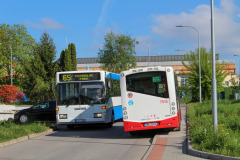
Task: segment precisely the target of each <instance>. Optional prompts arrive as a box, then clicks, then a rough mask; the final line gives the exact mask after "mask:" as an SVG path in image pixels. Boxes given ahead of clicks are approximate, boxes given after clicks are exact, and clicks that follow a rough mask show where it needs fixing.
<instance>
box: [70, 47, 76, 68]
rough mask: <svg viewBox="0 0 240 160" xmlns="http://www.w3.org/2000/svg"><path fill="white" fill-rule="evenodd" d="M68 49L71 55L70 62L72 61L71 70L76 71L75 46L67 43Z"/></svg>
mask: <svg viewBox="0 0 240 160" xmlns="http://www.w3.org/2000/svg"><path fill="white" fill-rule="evenodd" d="M68 50H69V52H70V55H71V63H72V69H71V70H72V71H76V70H77V60H76V54H77V53H76V47H75V44H74V43H70V44H69V45H68Z"/></svg>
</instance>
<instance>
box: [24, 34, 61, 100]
mask: <svg viewBox="0 0 240 160" xmlns="http://www.w3.org/2000/svg"><path fill="white" fill-rule="evenodd" d="M55 57H56V47H55V44H54V42H53V39H52V38H50V36H49V35H48V33H47V32H44V33H43V34H42V36H41V39H40V42H39V43H38V44H37V47H36V49H35V55H34V59H32V60H29V61H26V64H25V68H24V71H25V83H24V84H25V85H24V89H25V90H26V94H27V96H28V97H29V98H30V99H31V101H32V102H37V101H42V100H49V99H53V98H54V96H55V92H53V91H52V90H51V84H52V83H53V84H54V82H55V75H56V71H57V63H56V62H54V60H55Z"/></svg>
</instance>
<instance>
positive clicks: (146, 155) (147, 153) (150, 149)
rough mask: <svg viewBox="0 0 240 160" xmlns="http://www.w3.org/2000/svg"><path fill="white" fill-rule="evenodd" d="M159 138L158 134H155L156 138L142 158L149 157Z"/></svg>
mask: <svg viewBox="0 0 240 160" xmlns="http://www.w3.org/2000/svg"><path fill="white" fill-rule="evenodd" d="M157 138H158V135H155V136H154V138H153V141H152V144H151V146H150V147H149V148H148V150H147V152H146V154H145V155H144V156H143V158H142V160H146V159H147V157H148V156H149V154H150V153H151V151H152V149H153V147H154V145H155V144H156V141H157Z"/></svg>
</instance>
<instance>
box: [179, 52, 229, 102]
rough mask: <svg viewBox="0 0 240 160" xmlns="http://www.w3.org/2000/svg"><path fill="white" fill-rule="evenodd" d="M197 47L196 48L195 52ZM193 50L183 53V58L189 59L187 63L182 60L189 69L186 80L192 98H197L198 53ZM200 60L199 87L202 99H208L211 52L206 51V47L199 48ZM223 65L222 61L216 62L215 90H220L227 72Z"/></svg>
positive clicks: (209, 96)
mask: <svg viewBox="0 0 240 160" xmlns="http://www.w3.org/2000/svg"><path fill="white" fill-rule="evenodd" d="M197 51H198V49H197V50H196V53H198V52H197ZM196 53H195V52H193V51H190V54H187V55H185V59H187V60H188V61H189V65H187V64H186V63H185V62H184V61H182V63H183V65H184V66H185V67H186V68H187V70H188V71H189V73H188V76H189V79H188V82H189V86H190V88H191V90H192V100H193V101H198V100H199V58H198V57H199V55H198V54H196ZM200 60H201V87H202V97H203V99H204V100H207V99H210V98H211V96H212V94H211V93H212V85H211V81H212V56H211V53H209V52H207V51H206V48H201V49H200ZM224 67H225V64H224V62H223V63H222V64H219V63H217V64H216V80H217V91H218V92H222V91H223V87H222V83H223V81H224V79H225V77H226V76H227V74H228V73H227V72H223V69H224Z"/></svg>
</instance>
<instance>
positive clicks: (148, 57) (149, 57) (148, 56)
mask: <svg viewBox="0 0 240 160" xmlns="http://www.w3.org/2000/svg"><path fill="white" fill-rule="evenodd" d="M147 45H148V67H149V66H150V45H149V43H148V42H147Z"/></svg>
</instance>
